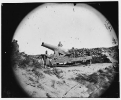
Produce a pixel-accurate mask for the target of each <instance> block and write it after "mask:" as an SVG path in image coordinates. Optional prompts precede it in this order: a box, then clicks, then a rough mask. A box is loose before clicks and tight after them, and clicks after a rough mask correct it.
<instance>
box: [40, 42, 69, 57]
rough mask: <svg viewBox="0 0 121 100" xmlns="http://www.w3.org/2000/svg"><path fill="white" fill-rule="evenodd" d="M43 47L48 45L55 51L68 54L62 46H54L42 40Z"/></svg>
mask: <svg viewBox="0 0 121 100" xmlns="http://www.w3.org/2000/svg"><path fill="white" fill-rule="evenodd" d="M41 46H43V47H46V48H48V49H50V50H53V51H57V52H58V53H61V54H64V55H65V54H68V53H67V52H66V51H65V50H63V49H62V48H59V47H57V46H53V45H50V44H47V43H44V42H42V45H41Z"/></svg>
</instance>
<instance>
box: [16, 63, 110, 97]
mask: <svg viewBox="0 0 121 100" xmlns="http://www.w3.org/2000/svg"><path fill="white" fill-rule="evenodd" d="M109 66H112V63H100V64H92V65H87V66H74V67H55V68H54V70H56V74H58V75H56V74H54V73H53V74H48V73H45V72H44V71H47V70H48V69H39V68H38V69H36V71H37V72H38V73H39V76H37V75H35V73H34V72H33V71H32V69H31V68H27V69H21V68H17V69H16V70H15V74H16V76H17V79H18V81H19V82H20V84H21V87H22V88H24V90H25V91H26V92H27V93H28V94H29V95H30V96H31V97H45V98H46V97H58V98H60V97H89V95H90V94H91V93H92V92H93V91H92V92H89V91H90V90H89V89H88V88H87V87H86V84H85V85H84V84H79V83H78V82H76V81H74V80H73V79H74V78H75V77H77V75H79V74H80V75H83V74H85V75H87V76H88V75H91V74H93V73H95V72H97V71H98V70H100V69H101V70H104V71H105V68H108V67H109ZM28 69H29V70H28ZM87 84H90V83H87ZM91 84H92V83H91Z"/></svg>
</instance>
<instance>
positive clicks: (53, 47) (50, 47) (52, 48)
mask: <svg viewBox="0 0 121 100" xmlns="http://www.w3.org/2000/svg"><path fill="white" fill-rule="evenodd" d="M41 46H43V47H46V48H48V49H51V50H53V51H55V50H58V49H59V48H58V47H56V46H53V45H50V44H47V43H44V42H42V45H41Z"/></svg>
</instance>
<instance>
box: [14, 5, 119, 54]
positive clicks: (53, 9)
mask: <svg viewBox="0 0 121 100" xmlns="http://www.w3.org/2000/svg"><path fill="white" fill-rule="evenodd" d="M107 26H111V25H110V23H109V22H108V19H106V18H105V17H104V16H103V15H102V14H101V13H100V12H98V11H97V10H95V9H94V8H92V7H91V6H88V5H85V4H80V5H76V6H74V5H72V4H45V5H43V6H40V7H37V8H35V9H34V10H33V11H31V12H30V13H29V14H28V15H27V16H26V17H25V18H24V19H23V20H22V22H21V23H20V25H19V26H18V28H17V29H16V32H15V35H14V37H13V38H14V39H16V40H18V44H19V49H20V52H25V53H27V54H34V55H36V54H44V53H45V51H46V50H47V51H48V52H49V54H51V53H53V51H51V50H49V49H47V48H45V47H42V46H41V44H42V42H45V43H48V44H51V45H54V46H57V45H58V43H59V42H61V43H62V44H63V47H62V48H64V49H65V50H67V49H71V48H72V47H74V48H78V49H80V48H97V47H112V46H115V45H117V44H113V43H112V38H115V39H116V40H117V37H116V35H115V32H114V30H113V28H112V29H111V31H110V30H109V29H107V28H106V27H107Z"/></svg>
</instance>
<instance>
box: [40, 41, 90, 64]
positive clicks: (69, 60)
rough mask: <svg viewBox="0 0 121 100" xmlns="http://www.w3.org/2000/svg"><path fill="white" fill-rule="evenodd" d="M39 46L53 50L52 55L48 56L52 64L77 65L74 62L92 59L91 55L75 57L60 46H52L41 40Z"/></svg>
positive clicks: (79, 62)
mask: <svg viewBox="0 0 121 100" xmlns="http://www.w3.org/2000/svg"><path fill="white" fill-rule="evenodd" d="M41 46H43V47H45V48H48V49H50V50H52V51H54V54H53V56H52V57H49V59H50V62H51V65H52V66H60V65H61V66H68V65H72V64H74V65H77V63H76V62H78V64H81V62H82V63H83V62H86V61H89V60H91V59H92V57H91V56H88V57H77V58H76V57H75V56H73V57H71V55H72V54H70V53H69V52H68V51H67V52H66V51H65V50H64V49H63V48H62V47H59V46H53V45H50V44H47V43H44V42H42V45H41ZM47 65H48V64H47Z"/></svg>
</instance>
